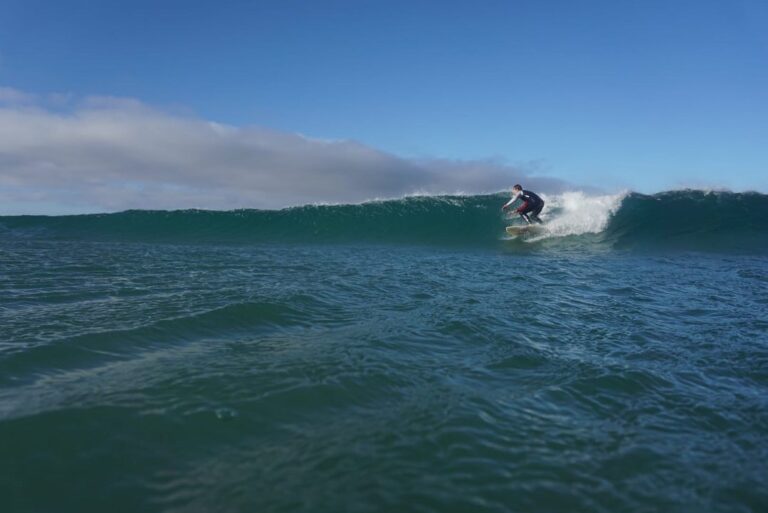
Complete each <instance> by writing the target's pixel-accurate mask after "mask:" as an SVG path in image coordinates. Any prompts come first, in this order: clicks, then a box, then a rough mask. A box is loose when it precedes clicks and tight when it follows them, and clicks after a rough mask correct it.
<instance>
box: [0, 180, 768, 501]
mask: <svg viewBox="0 0 768 513" xmlns="http://www.w3.org/2000/svg"><path fill="white" fill-rule="evenodd" d="M506 199H507V198H506V197H505V196H503V195H489V196H467V197H459V196H441V197H412V198H404V199H400V200H393V201H381V202H371V203H366V204H362V205H340V206H322V205H317V206H305V207H299V208H292V209H286V210H281V211H258V210H237V211H230V212H210V211H197V210H189V211H173V212H165V211H128V212H122V213H116V214H100V215H84V216H61V217H44V216H6V217H0V511H2V512H3V513H16V512H56V513H58V512H77V513H85V512H100V513H102V512H110V513H116V512H185V513H186V512H261V513H266V512H311V513H323V512H328V513H338V512H445V513H449V512H508V511H509V512H526V513H536V512H569V513H571V512H590V513H594V512H611V513H614V512H657V511H663V512H692V513H693V512H695V513H704V512H724V513H725V512H728V513H739V512H765V511H768V196H766V195H762V194H758V193H729V192H704V191H671V192H666V193H661V194H656V195H652V196H645V195H640V194H635V193H630V194H619V195H606V196H589V195H585V194H583V193H579V192H572V193H565V194H561V195H557V196H549V197H546V200H547V208H545V210H544V214H543V216H542V217H543V218H544V219H545V221H546V222H547V225H546V228H545V229H544V230H543V231H542V232H538V233H535V234H530V235H527V236H524V237H521V238H510V237H508V236H507V235H506V234H505V231H504V226H505V225H506V224H510V223H513V222H517V221H514V220H511V219H506V218H505V217H504V216H503V215H502V214H501V212H500V210H499V208H500V206H501V204H503V203H504V202H505V201H506Z"/></svg>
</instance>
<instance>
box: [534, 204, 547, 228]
mask: <svg viewBox="0 0 768 513" xmlns="http://www.w3.org/2000/svg"><path fill="white" fill-rule="evenodd" d="M543 208H544V203H542V204H541V205H539V206H538V207H536V208H535V209H534V210H533V212H531V219H533V220H534V221H536V222H537V223H539V224H542V223H543V222H544V221H542V220H541V219H540V218H539V214H541V209H543Z"/></svg>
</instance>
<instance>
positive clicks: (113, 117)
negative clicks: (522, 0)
mask: <svg viewBox="0 0 768 513" xmlns="http://www.w3.org/2000/svg"><path fill="white" fill-rule="evenodd" d="M0 103H3V104H5V106H4V107H0V213H11V212H9V211H8V209H9V205H13V206H14V207H13V209H15V210H18V205H26V208H25V209H24V210H25V211H26V212H55V211H62V212H63V211H67V212H71V211H73V210H75V211H77V210H80V211H94V210H109V211H113V210H122V209H128V208H142V209H172V208H192V207H195V208H211V209H230V208H240V207H250V208H280V207H285V206H291V205H298V204H304V203H323V202H328V203H340V202H344V203H346V202H360V201H365V200H368V199H374V198H391V197H400V196H403V195H407V194H414V193H456V192H464V193H477V192H493V191H498V190H501V189H504V188H506V187H509V186H510V185H512V184H514V183H515V182H523V183H525V184H527V185H528V186H529V187H531V188H534V189H541V190H544V191H545V192H556V191H559V190H562V189H564V188H565V185H566V184H565V183H564V182H561V181H559V180H556V179H546V178H526V177H525V176H524V175H523V174H521V173H520V172H519V171H518V170H517V169H515V168H513V167H510V166H507V165H503V164H500V163H497V162H493V161H472V162H470V161H449V160H437V159H435V160H424V159H420V160H412V159H405V158H401V157H398V156H396V155H392V154H390V153H386V152H383V151H379V150H376V149H374V148H371V147H369V146H366V145H363V144H360V143H357V142H355V141H349V140H347V141H343V140H342V141H338V140H323V139H315V138H310V137H306V136H303V135H300V134H292V133H285V132H278V131H274V130H269V129H266V128H259V127H248V128H236V127H231V126H227V125H222V124H218V123H214V122H211V121H207V120H202V119H198V118H193V117H184V116H180V115H176V114H169V113H166V112H162V111H160V110H157V109H154V108H151V107H149V106H147V105H144V104H142V103H141V102H139V101H137V100H133V99H124V98H110V97H98V98H87V99H85V100H83V101H80V102H75V101H73V100H72V98H71V97H70V96H68V95H47V96H45V97H43V99H39V98H36V97H35V96H34V95H28V94H26V93H23V92H20V91H16V90H14V89H10V88H0ZM64 103H66V104H68V105H70V108H69V109H68V110H66V111H65V112H62V111H61V105H62V104H64ZM54 104H55V105H54ZM72 105H74V107H73V106H72ZM3 205H5V207H3Z"/></svg>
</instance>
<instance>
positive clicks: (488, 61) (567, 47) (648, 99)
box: [0, 0, 768, 192]
mask: <svg viewBox="0 0 768 513" xmlns="http://www.w3.org/2000/svg"><path fill="white" fill-rule="evenodd" d="M766 26H768V2H764V1H752V0H735V1H720V2H713V1H674V0H668V1H643V2H629V1H627V2H623V1H524V2H515V1H504V2H501V1H475V2H469V1H467V2H464V1H462V2H458V1H457V2H450V1H448V2H445V1H443V2H433V1H409V2H399V1H364V0H361V1H316V2H312V1H303V2H299V1H285V0H283V1H256V2H244V1H242V2H232V1H229V2H227V1H221V2H195V1H190V0H187V1H162V0H160V1H132V2H116V1H100V2H84V1H66V2H63V1H41V0H23V1H19V0H5V1H4V2H3V4H2V6H1V7H0V86H4V87H6V88H11V89H12V90H14V91H18V92H23V93H24V94H30V95H38V96H39V95H46V94H50V93H65V94H69V95H72V96H74V97H76V98H88V97H92V96H109V97H124V98H132V99H136V100H138V101H139V102H142V103H144V104H145V105H149V106H152V107H153V108H156V109H161V110H163V111H164V112H169V111H171V112H175V113H178V115H179V116H187V117H197V118H199V119H202V120H210V121H215V122H217V123H221V124H225V125H231V126H234V127H247V126H258V127H266V128H269V129H272V130H275V131H280V132H285V133H299V134H305V135H307V136H310V137H313V138H319V139H352V140H355V141H358V142H360V143H361V144H363V145H366V146H367V147H370V148H374V149H376V150H379V151H382V152H386V153H391V154H393V155H396V156H398V157H401V158H404V159H425V158H431V159H461V160H467V161H471V160H485V159H494V162H502V163H506V164H508V165H510V166H513V167H515V168H516V169H522V170H523V171H524V172H525V173H527V174H528V175H548V176H552V177H557V178H561V179H564V180H567V181H570V182H572V183H576V184H586V185H593V186H600V187H604V188H606V189H619V188H632V189H637V190H640V191H644V192H653V191H657V190H661V189H666V188H674V187H680V186H700V187H717V186H724V187H729V188H733V189H737V190H741V189H759V190H766V189H768V150H766V147H768V144H767V142H768V35H766V34H768V31H766V30H765V27H766ZM49 108H50V107H49ZM1 172H2V171H1V170H0V173H1Z"/></svg>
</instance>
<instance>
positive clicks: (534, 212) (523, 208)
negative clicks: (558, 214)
mask: <svg viewBox="0 0 768 513" xmlns="http://www.w3.org/2000/svg"><path fill="white" fill-rule="evenodd" d="M519 198H520V199H521V200H522V201H523V204H522V205H520V207H519V208H518V209H517V211H516V212H517V213H518V214H520V215H521V216H523V219H525V220H526V221H528V222H529V223H530V222H531V219H533V220H534V221H536V222H537V223H541V222H542V221H541V219H539V214H540V213H541V209H543V208H544V200H543V199H541V198H540V197H539V196H538V195H537V194H536V193H533V192H531V191H526V190H523V192H521V193H520V196H519ZM528 214H530V217H529V215H528Z"/></svg>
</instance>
